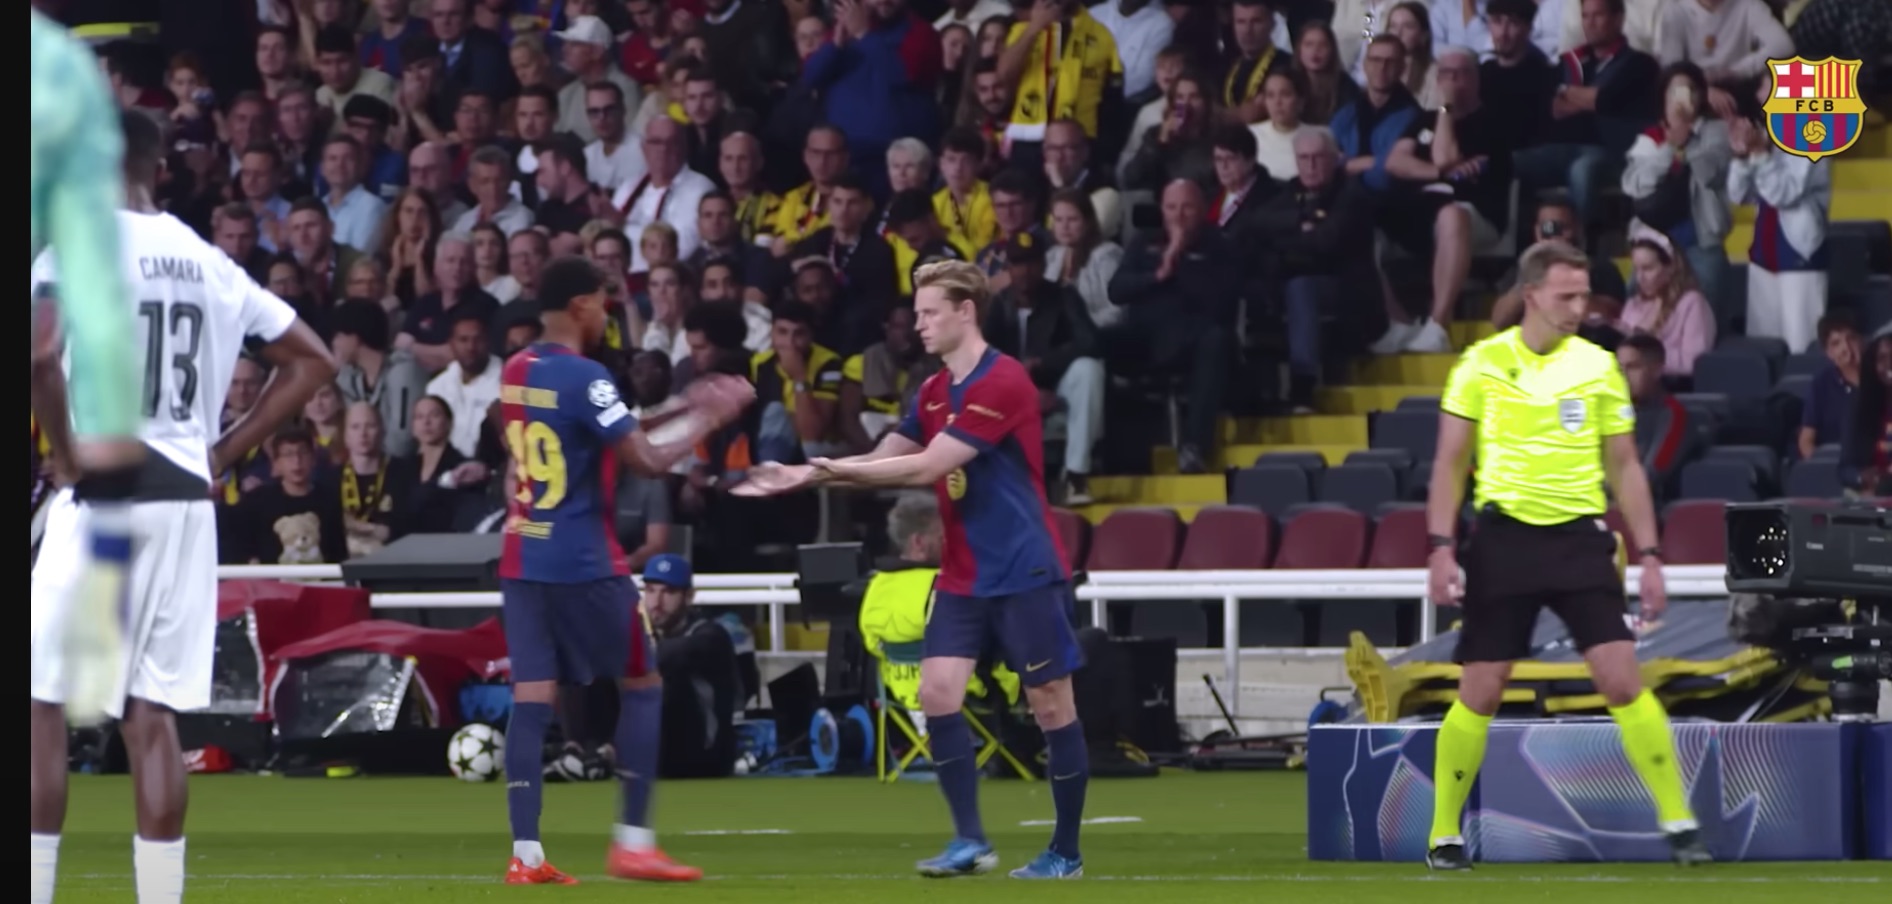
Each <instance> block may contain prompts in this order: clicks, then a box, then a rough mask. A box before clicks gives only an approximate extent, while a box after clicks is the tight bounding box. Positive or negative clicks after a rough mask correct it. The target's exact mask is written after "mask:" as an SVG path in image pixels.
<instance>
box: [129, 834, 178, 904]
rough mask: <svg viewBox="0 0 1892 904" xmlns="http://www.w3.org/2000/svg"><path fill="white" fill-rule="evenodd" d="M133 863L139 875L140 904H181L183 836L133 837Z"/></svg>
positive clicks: (135, 871) (136, 873) (133, 868)
mask: <svg viewBox="0 0 1892 904" xmlns="http://www.w3.org/2000/svg"><path fill="white" fill-rule="evenodd" d="M131 866H132V872H133V874H134V875H135V876H136V877H137V878H136V881H137V883H138V904H178V902H179V901H182V900H184V839H182V838H179V839H177V840H175V841H146V840H145V839H143V838H133V839H132V840H131Z"/></svg>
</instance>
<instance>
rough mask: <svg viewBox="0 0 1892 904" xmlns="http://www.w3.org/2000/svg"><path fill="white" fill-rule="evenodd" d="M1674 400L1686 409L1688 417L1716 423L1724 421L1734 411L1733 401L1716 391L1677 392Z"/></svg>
mask: <svg viewBox="0 0 1892 904" xmlns="http://www.w3.org/2000/svg"><path fill="white" fill-rule="evenodd" d="M1675 400H1676V401H1678V402H1681V403H1682V407H1683V408H1686V409H1688V413H1689V416H1690V417H1697V416H1699V418H1698V419H1700V420H1705V421H1712V422H1714V423H1716V424H1720V423H1725V422H1726V421H1727V420H1728V418H1729V416H1730V415H1731V414H1733V412H1734V403H1733V401H1731V400H1730V399H1729V398H1728V397H1727V396H1725V395H1722V394H1721V393H1718V392H1678V393H1676V394H1675Z"/></svg>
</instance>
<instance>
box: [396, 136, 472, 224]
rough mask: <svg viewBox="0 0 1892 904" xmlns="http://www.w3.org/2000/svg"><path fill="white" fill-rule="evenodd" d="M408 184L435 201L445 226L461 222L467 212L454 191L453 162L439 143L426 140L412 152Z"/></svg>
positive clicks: (409, 158) (408, 169)
mask: <svg viewBox="0 0 1892 904" xmlns="http://www.w3.org/2000/svg"><path fill="white" fill-rule="evenodd" d="M407 184H408V185H410V186H412V187H414V188H418V189H420V190H421V191H424V192H426V193H427V196H428V197H430V198H432V199H434V206H435V207H436V208H439V210H440V222H442V223H453V222H457V221H458V220H459V219H460V217H461V216H462V215H463V214H465V213H466V211H467V206H466V205H465V204H463V203H461V201H460V199H459V198H458V197H455V195H454V192H453V161H452V159H451V158H450V157H448V155H447V149H446V148H444V147H442V146H440V145H439V144H436V143H434V142H431V141H423V142H421V143H420V144H417V145H414V149H413V150H412V151H409V152H408V154H407Z"/></svg>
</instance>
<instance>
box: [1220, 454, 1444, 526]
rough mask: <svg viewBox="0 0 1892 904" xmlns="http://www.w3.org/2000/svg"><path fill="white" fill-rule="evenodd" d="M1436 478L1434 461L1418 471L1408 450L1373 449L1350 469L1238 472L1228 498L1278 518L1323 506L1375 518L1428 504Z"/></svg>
mask: <svg viewBox="0 0 1892 904" xmlns="http://www.w3.org/2000/svg"><path fill="white" fill-rule="evenodd" d="M1431 475H1432V463H1431V462H1430V461H1425V462H1421V463H1419V464H1418V465H1414V464H1413V461H1412V456H1411V455H1410V454H1408V453H1407V452H1406V451H1405V450H1403V449H1369V450H1363V451H1360V452H1355V453H1353V454H1352V455H1349V456H1348V457H1347V462H1346V463H1345V464H1342V465H1336V466H1334V467H1331V468H1328V467H1323V468H1320V469H1313V468H1303V467H1299V466H1296V465H1290V464H1278V463H1258V464H1257V465H1256V466H1255V467H1252V468H1244V469H1242V470H1240V471H1237V472H1235V474H1234V476H1233V477H1232V478H1231V479H1230V486H1229V492H1228V498H1229V501H1230V502H1233V503H1236V504H1239V505H1248V506H1253V507H1255V508H1258V509H1261V510H1262V511H1264V512H1266V513H1268V514H1269V515H1272V516H1274V517H1276V518H1285V517H1288V516H1290V515H1293V514H1294V513H1295V512H1296V511H1298V510H1299V509H1300V508H1302V507H1304V506H1308V505H1314V504H1318V503H1333V504H1337V505H1341V506H1345V507H1347V508H1350V509H1353V510H1354V511H1356V512H1359V513H1360V514H1362V515H1367V516H1372V515H1375V514H1377V513H1378V512H1379V511H1380V510H1381V508H1383V507H1385V506H1387V505H1390V504H1393V503H1398V502H1418V501H1422V500H1424V499H1425V493H1426V484H1427V483H1428V482H1430V481H1431V479H1432V478H1431Z"/></svg>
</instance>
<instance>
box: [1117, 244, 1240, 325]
mask: <svg viewBox="0 0 1892 904" xmlns="http://www.w3.org/2000/svg"><path fill="white" fill-rule="evenodd" d="M1168 247H1169V238H1168V237H1167V236H1162V235H1158V236H1154V237H1152V238H1150V239H1148V240H1145V241H1139V242H1134V243H1132V244H1131V245H1130V249H1129V251H1128V252H1127V253H1125V254H1124V256H1123V264H1122V265H1120V266H1119V267H1118V268H1117V275H1116V276H1113V277H1111V279H1110V300H1111V301H1112V302H1115V303H1116V304H1119V305H1122V306H1124V307H1126V308H1129V310H1128V311H1126V312H1125V325H1126V326H1132V328H1137V327H1134V326H1133V325H1134V324H1138V323H1141V324H1145V325H1148V324H1150V323H1153V322H1159V321H1161V322H1175V321H1182V320H1190V321H1195V322H1206V323H1207V324H1208V325H1213V326H1220V327H1224V328H1228V327H1231V326H1233V324H1234V321H1235V304H1236V300H1237V299H1239V298H1240V297H1241V295H1242V290H1243V288H1244V286H1243V278H1242V267H1241V262H1240V252H1238V251H1237V250H1236V248H1235V247H1234V246H1232V245H1230V244H1229V242H1228V240H1227V239H1226V238H1224V237H1223V236H1222V235H1220V234H1219V233H1217V232H1216V231H1215V230H1213V229H1207V228H1205V229H1202V230H1201V231H1199V232H1197V233H1196V237H1195V239H1194V240H1193V241H1192V242H1190V244H1189V246H1188V247H1187V248H1185V249H1184V250H1183V254H1182V259H1181V260H1180V261H1178V262H1177V265H1176V267H1175V270H1174V272H1172V273H1170V274H1169V278H1168V279H1163V280H1159V279H1157V278H1156V271H1157V268H1158V267H1160V266H1162V263H1163V252H1164V250H1165V249H1167V248H1168ZM1177 325H1180V324H1177Z"/></svg>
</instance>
